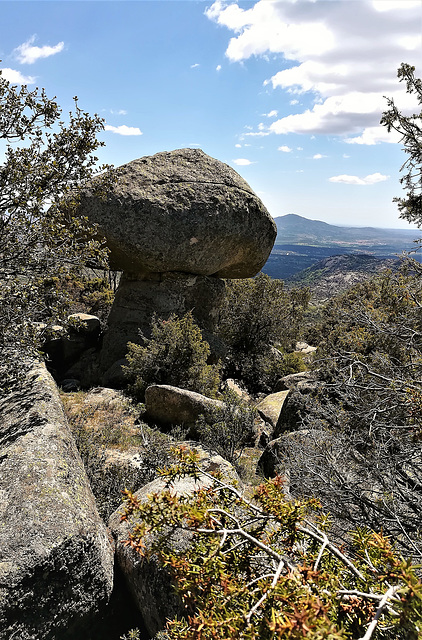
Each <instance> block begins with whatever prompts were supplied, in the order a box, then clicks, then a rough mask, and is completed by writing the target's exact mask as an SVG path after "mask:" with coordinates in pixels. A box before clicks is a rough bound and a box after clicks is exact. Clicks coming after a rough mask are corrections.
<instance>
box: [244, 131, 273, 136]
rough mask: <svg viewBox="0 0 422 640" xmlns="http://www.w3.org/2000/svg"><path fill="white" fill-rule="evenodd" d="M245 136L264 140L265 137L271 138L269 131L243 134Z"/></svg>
mask: <svg viewBox="0 0 422 640" xmlns="http://www.w3.org/2000/svg"><path fill="white" fill-rule="evenodd" d="M242 135H244V136H251V137H252V138H262V137H265V136H269V135H270V132H269V131H249V132H248V133H243V134H242Z"/></svg>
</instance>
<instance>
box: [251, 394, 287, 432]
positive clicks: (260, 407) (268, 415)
mask: <svg viewBox="0 0 422 640" xmlns="http://www.w3.org/2000/svg"><path fill="white" fill-rule="evenodd" d="M288 394H289V392H288V391H278V392H277V393H270V395H268V396H266V397H265V398H263V400H261V401H260V402H258V404H257V405H256V410H257V411H258V413H259V415H260V416H261V417H262V418H264V420H265V421H266V422H269V423H270V425H271V426H272V427H275V426H276V424H277V421H278V418H279V416H280V411H281V409H282V407H283V405H284V402H285V400H286V398H287V396H288Z"/></svg>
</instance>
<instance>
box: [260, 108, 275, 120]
mask: <svg viewBox="0 0 422 640" xmlns="http://www.w3.org/2000/svg"><path fill="white" fill-rule="evenodd" d="M262 115H263V116H266V117H267V118H276V117H277V116H278V111H277V109H272V110H271V111H269V113H263V114H262Z"/></svg>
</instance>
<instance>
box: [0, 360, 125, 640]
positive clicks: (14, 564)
mask: <svg viewBox="0 0 422 640" xmlns="http://www.w3.org/2000/svg"><path fill="white" fill-rule="evenodd" d="M0 425H1V426H0V638H1V640H9V639H10V638H19V640H71V639H74V638H76V637H84V636H83V629H84V628H86V626H87V624H89V620H90V618H91V615H93V614H95V612H96V611H97V610H98V609H99V608H100V607H101V606H102V605H103V604H104V603H106V602H107V600H108V598H109V596H110V593H111V590H112V582H113V547H112V544H111V542H110V540H109V538H108V534H107V530H106V528H105V525H104V524H103V522H102V521H101V520H100V517H99V515H98V512H97V508H96V506H95V501H94V497H93V495H92V492H91V489H90V486H89V483H88V480H87V477H86V475H85V470H84V468H83V465H82V461H81V459H80V457H79V454H78V451H77V449H76V446H75V444H74V442H73V438H72V436H71V433H70V430H69V428H68V425H67V421H66V418H65V416H64V413H63V409H62V405H61V402H60V397H59V394H58V391H57V388H56V386H55V384H54V382H53V379H52V378H51V376H50V375H49V374H48V373H47V371H46V369H45V367H44V365H34V367H33V368H32V369H31V371H30V373H29V374H28V376H27V379H26V381H25V384H24V386H23V388H22V390H21V391H20V392H15V393H13V394H11V395H9V396H8V397H6V398H4V399H3V400H2V401H1V402H0Z"/></svg>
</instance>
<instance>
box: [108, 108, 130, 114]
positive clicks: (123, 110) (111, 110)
mask: <svg viewBox="0 0 422 640" xmlns="http://www.w3.org/2000/svg"><path fill="white" fill-rule="evenodd" d="M110 113H112V114H113V115H115V116H126V115H127V111H126V109H118V110H117V111H114V109H110Z"/></svg>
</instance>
